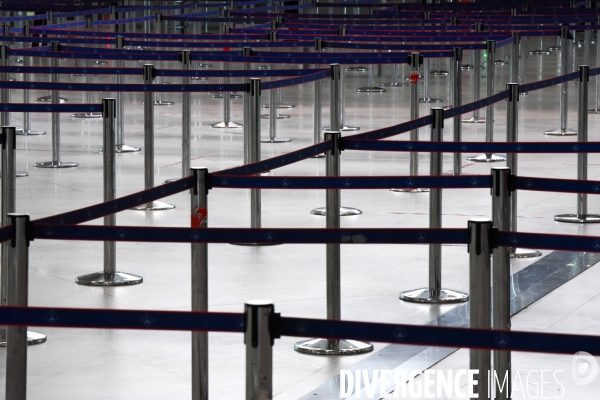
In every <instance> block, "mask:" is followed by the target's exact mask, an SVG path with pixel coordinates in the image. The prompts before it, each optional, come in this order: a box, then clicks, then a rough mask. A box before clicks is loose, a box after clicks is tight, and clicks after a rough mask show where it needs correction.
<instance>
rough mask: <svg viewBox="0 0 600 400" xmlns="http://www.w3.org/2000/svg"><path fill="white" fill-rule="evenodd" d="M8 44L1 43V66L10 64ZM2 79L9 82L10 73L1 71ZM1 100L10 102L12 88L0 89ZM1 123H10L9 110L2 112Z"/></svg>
mask: <svg viewBox="0 0 600 400" xmlns="http://www.w3.org/2000/svg"><path fill="white" fill-rule="evenodd" d="M8 49H9V48H8V46H6V45H4V44H3V45H0V66H3V67H6V66H8ZM0 80H2V81H5V82H7V81H8V73H7V72H2V73H0ZM0 102H1V103H4V104H8V103H10V89H0ZM0 125H2V126H8V125H10V113H9V112H8V111H2V112H0Z"/></svg>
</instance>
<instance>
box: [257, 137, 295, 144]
mask: <svg viewBox="0 0 600 400" xmlns="http://www.w3.org/2000/svg"><path fill="white" fill-rule="evenodd" d="M291 141H292V139H286V138H278V137H276V138H264V139H260V142H261V143H288V142H291Z"/></svg>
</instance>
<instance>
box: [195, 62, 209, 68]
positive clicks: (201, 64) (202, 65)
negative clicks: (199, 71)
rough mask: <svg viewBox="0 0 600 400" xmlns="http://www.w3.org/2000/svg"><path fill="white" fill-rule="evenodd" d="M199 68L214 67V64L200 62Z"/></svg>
mask: <svg viewBox="0 0 600 400" xmlns="http://www.w3.org/2000/svg"><path fill="white" fill-rule="evenodd" d="M197 67H198V68H212V64H204V63H200V64H198V65H197Z"/></svg>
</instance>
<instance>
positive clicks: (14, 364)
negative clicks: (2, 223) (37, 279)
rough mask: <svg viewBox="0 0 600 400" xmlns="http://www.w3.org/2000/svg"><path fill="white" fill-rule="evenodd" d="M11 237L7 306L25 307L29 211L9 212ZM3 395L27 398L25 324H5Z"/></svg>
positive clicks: (12, 398) (14, 399)
mask: <svg viewBox="0 0 600 400" xmlns="http://www.w3.org/2000/svg"><path fill="white" fill-rule="evenodd" d="M8 217H9V218H10V220H11V224H12V225H13V226H14V230H15V233H14V235H15V236H14V241H11V242H8V243H9V255H8V260H9V263H8V265H7V269H8V272H7V276H8V280H7V289H8V293H7V301H6V305H7V306H12V307H27V304H28V285H29V241H30V240H32V239H33V238H32V237H31V234H30V232H31V227H30V222H29V215H28V214H18V213H10V214H8ZM6 341H7V347H6V365H7V366H8V368H6V399H7V400H25V399H26V398H27V327H26V326H9V327H7V328H6Z"/></svg>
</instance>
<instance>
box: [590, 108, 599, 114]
mask: <svg viewBox="0 0 600 400" xmlns="http://www.w3.org/2000/svg"><path fill="white" fill-rule="evenodd" d="M588 113H589V114H600V109H598V108H593V109H591V110H588Z"/></svg>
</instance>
